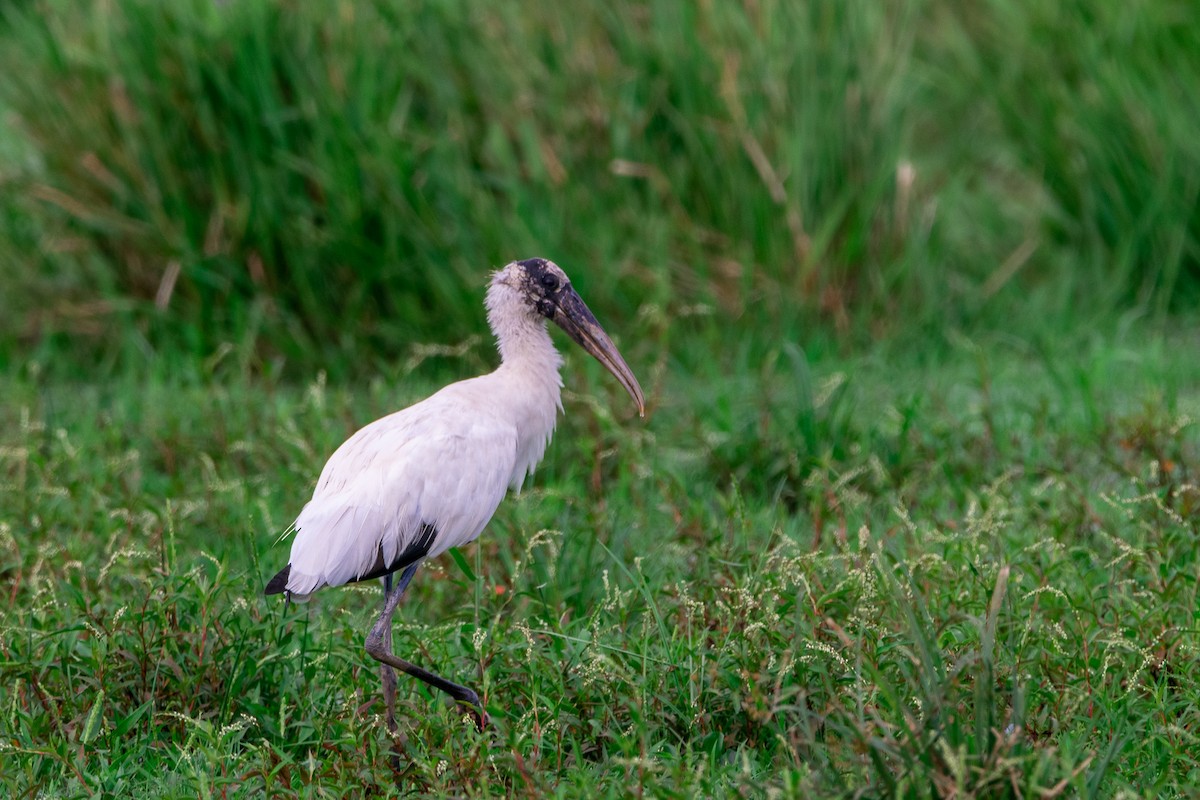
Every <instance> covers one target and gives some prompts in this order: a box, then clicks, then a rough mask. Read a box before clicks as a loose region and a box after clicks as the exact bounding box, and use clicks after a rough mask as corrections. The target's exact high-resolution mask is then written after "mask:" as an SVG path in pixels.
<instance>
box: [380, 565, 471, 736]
mask: <svg viewBox="0 0 1200 800" xmlns="http://www.w3.org/2000/svg"><path fill="white" fill-rule="evenodd" d="M416 571H417V565H416V564H413V565H412V566H410V567H409V568H408V569H406V570H404V572H403V573H401V574H400V580H399V581H398V582H397V584H396V586H395V588H394V589H392V590H391V591H390V592H388V594H387V599H386V600H385V601H384V604H383V613H381V614H380V615H379V619H377V620H375V625H374V626H373V627H372V628H371V632H370V633H368V634H367V652H368V653H370V654H371V657H372V658H374V659H375V660H376V661H379V662H380V663H382V664H383V665H384V666H385V667H394V668H395V669H398V670H400V671H401V672H404V673H406V674H408V675H411V676H413V677H414V678H416V679H417V680H419V681H423V682H425V683H427V684H429V685H430V686H432V687H433V688H435V689H440V690H441V691H443V692H445V693H446V694H448V695H450V696H451V697H453V698H454V699H455V700H457V701H458V702H459V703H465V704H467V705H470V706H473V708H472V711H473V712H474V714H475V723H476V724H477V725H478V726H479V727H480V729H481V730H482V729H483V727H484V726H486V725H487V713H486V712H485V711H484V710H483V704H482V703H480V702H479V695H477V694H475V692H474V691H473V690H472V689H468V688H467V687H466V686H460V685H459V684H457V683H454V682H453V681H448V680H446V679H445V678H443V677H441V676H440V675H434V674H433V673H432V672H429V671H428V670H424V669H421V668H420V667H418V666H417V665H416V664H410V663H409V662H407V661H405V660H404V659H402V658H397V657H396V655H395V654H394V653H392V642H391V636H392V634H391V632H392V615H393V614H394V613H396V606H398V605H400V599H401V598H402V597H403V596H404V590H405V589H407V588H408V584H409V581H411V580H412V577H413V575H414V574H416ZM392 679H393V683H392V685H391V689H390V691H391V697H390V698H389V697H387V695H388V692H389V688H388V679H387V676H386V673H385V676H384V689H383V690H384V695H385V697H384V699H385V700H386V701H387V702H388V706H389V708H394V706H395V702H396V700H395V683H394V680H395V673H392ZM393 724H394V721H393V722H390V723H389V727H390V726H391V725H393ZM393 730H394V728H393Z"/></svg>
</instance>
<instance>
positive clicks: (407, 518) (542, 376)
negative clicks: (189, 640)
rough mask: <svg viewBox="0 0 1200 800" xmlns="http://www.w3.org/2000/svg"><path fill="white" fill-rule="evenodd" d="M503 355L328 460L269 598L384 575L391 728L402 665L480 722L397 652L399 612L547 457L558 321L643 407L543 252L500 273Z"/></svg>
mask: <svg viewBox="0 0 1200 800" xmlns="http://www.w3.org/2000/svg"><path fill="white" fill-rule="evenodd" d="M484 305H485V307H486V310H487V320H488V324H489V326H490V327H491V330H492V333H493V334H494V336H495V338H496V345H497V349H498V350H499V354H500V365H499V366H498V367H497V368H496V369H495V370H494V371H492V372H490V373H487V374H485V375H480V376H478V377H474V378H469V379H466V380H462V381H458V382H456V383H452V384H450V385H448V386H445V387H444V388H442V389H441V390H439V391H437V392H435V393H434V394H432V395H430V396H429V397H427V398H426V399H424V400H421V401H420V402H417V403H415V404H413V405H411V406H408V407H407V408H405V409H403V410H400V411H397V412H395V413H393V414H389V415H388V416H385V417H381V418H380V419H377V420H375V421H374V422H372V423H370V424H368V425H366V426H365V427H363V428H362V429H361V430H359V431H358V432H357V433H355V434H354V435H353V436H351V437H350V438H349V439H347V440H346V441H345V442H344V443H343V444H342V445H341V446H340V447H338V448H337V450H336V451H335V452H334V453H333V455H332V456H330V457H329V460H328V461H327V462H326V464H325V467H324V469H322V470H321V474H320V477H319V478H318V479H317V483H316V487H315V489H314V490H313V494H312V499H310V500H309V501H308V503H306V504H305V505H304V507H303V508H302V510H301V511H300V513H299V515H298V516H297V517H296V520H295V522H294V523H292V525H291V527H290V528H289V532H293V533H294V537H293V539H292V544H291V554H290V557H289V559H288V563H287V566H285V567H284V568H283V569H282V570H280V571H279V572H278V574H276V575H275V576H274V577H273V578H271V579H270V581H269V582H268V583H267V585H266V590H265V594H267V595H274V594H284V595H285V596H286V597H287V599H288V600H289V601H291V600H296V601H303V600H306V599H308V597H309V596H311V595H312V594H313V593H314V592H317V591H319V590H321V589H324V588H326V587H334V586H342V585H344V584H348V583H355V582H360V581H367V580H374V579H382V582H383V590H384V600H383V609H382V611H381V612H380V614H379V616H378V617H377V618H376V620H375V623H374V624H373V625H372V626H371V628H370V630H369V632H368V633H367V636H366V643H365V646H366V651H367V653H368V654H369V655H370V656H371V657H372V658H373V659H375V660H376V661H378V662H380V676H381V680H382V684H383V698H384V703H385V706H386V713H387V726H388V730H389V731H390V732H391V733H392V734H393V735H394V734H395V733H396V731H397V723H396V672H395V670H400V671H401V672H404V673H406V674H408V675H410V676H412V677H414V678H417V679H418V680H420V681H423V682H424V683H426V684H428V685H429V686H431V687H433V688H435V689H438V690H440V691H442V692H445V693H446V694H448V695H450V696H451V697H452V698H454V700H455V701H456V702H457V703H458V704H459V705H460V707H463V708H465V710H467V711H469V712H470V713H471V714H472V715H473V716H474V720H475V722H476V724H477V725H478V726H479V728H480V729H481V730H482V729H483V728H485V727H486V726H487V724H488V716H487V712H486V711H485V709H484V707H483V705H482V703H481V702H480V700H479V695H478V694H476V692H475V691H474V690H472V689H470V688H468V687H466V686H463V685H460V684H458V683H454V682H453V681H450V680H448V679H446V678H443V677H441V676H439V675H436V674H434V673H432V672H430V671H428V670H426V669H423V668H422V667H419V666H417V665H416V664H413V663H410V662H408V661H405V660H404V659H401V658H399V657H397V656H396V654H395V653H394V652H393V650H392V617H393V615H394V614H395V611H396V608H397V607H398V606H399V604H400V601H401V599H402V598H403V596H404V593H405V591H406V590H407V588H408V586H409V583H410V582H411V581H412V579H413V576H414V575H415V574H416V572H417V569H418V568H419V567H420V566H421V564H423V563H425V562H426V561H428V560H429V559H431V558H435V557H437V556H439V555H441V554H442V553H444V552H446V551H447V550H449V549H450V548H452V547H460V546H462V545H465V544H467V543H469V542H472V541H474V540H475V539H476V538H477V537H478V536H479V534H480V533H481V532H482V531H483V529H484V527H485V526H486V525H487V523H488V521H489V520H490V519H491V518H492V515H493V514H494V513H495V511H496V509H497V508H498V507H499V505H500V502H501V501H502V500H503V499H504V497H505V495H506V494H507V492H508V491H509V490H513V491H519V490H520V488H521V486H522V485H523V484H524V482H525V480H526V478H527V477H528V476H529V475H530V474H531V473H532V472H533V470H534V467H536V466H537V464H538V462H540V461H541V459H542V456H543V455H545V452H546V448H547V446H548V445H549V443H550V439H551V436H552V435H553V433H554V427H555V423H556V421H557V417H558V413H559V412H560V411H561V410H562V398H561V391H562V378H561V375H560V368H561V367H562V363H563V360H562V356H561V355H560V354H559V353H558V351H557V350H556V349H555V347H554V343H553V341H552V340H551V338H550V334H549V331H548V330H547V322H548V321H553V322H554V323H555V324H556V325H557V326H558V327H559V328H561V329H562V330H563V331H565V332H566V333H567V335H568V336H569V337H570V338H571V339H573V340H574V341H575V342H577V343H578V344H579V345H581V346H582V347H583V348H584V349H585V350H586V351H587V352H588V353H590V354H591V355H592V356H594V357H595V358H596V359H597V360H598V361H599V362H600V363H601V364H603V365H604V367H605V368H607V369H608V371H609V372H611V373H612V374H613V376H614V377H615V378H616V379H617V381H618V382H619V383H620V384H621V386H623V387H624V388H625V390H626V391H627V392H628V393H629V395H630V397H631V398H633V400H634V402H635V403H636V404H637V410H638V414H639V416H642V417H644V416H645V413H646V401H645V396H644V395H643V393H642V388H641V386H640V385H639V384H638V381H637V378H636V377H634V374H633V371H632V370H630V368H629V366H628V364H626V363H625V359H624V358H623V357H622V356H621V353H620V352H619V351H618V350H617V347H616V345H615V344H613V341H612V339H611V338H609V336H608V334H607V333H605V331H604V329H603V328H602V327H601V326H600V323H599V322H597V321H596V317H595V316H594V315H593V314H592V312H591V310H589V309H588V307H587V304H586V303H584V301H583V300H582V298H580V296H579V294H578V293H577V292H576V291H575V289H574V287H573V286H572V285H571V281H570V280H569V279H568V278H567V275H566V273H564V272H563V270H562V269H561V268H560V267H559V266H558V265H557V264H555V263H554V262H552V261H549V260H547V259H544V258H529V259H524V260H520V261H513V262H511V263H509V264H508V265H506V266H504V267H503V268H501V269H499V270H497V271H495V272H493V273H492V275H491V280H490V283H489V285H488V288H487V293H486V298H485V303H484Z"/></svg>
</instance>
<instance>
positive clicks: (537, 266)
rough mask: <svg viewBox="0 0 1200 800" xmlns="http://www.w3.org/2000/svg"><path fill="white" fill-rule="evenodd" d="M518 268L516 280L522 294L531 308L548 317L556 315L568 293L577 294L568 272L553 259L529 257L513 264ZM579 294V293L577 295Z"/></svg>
mask: <svg viewBox="0 0 1200 800" xmlns="http://www.w3.org/2000/svg"><path fill="white" fill-rule="evenodd" d="M512 266H513V267H515V268H516V270H515V271H516V272H517V275H516V276H515V277H516V281H517V283H518V285H519V287H520V290H521V294H523V295H524V296H525V300H526V302H527V303H528V304H529V306H530V308H532V309H533V310H534V311H536V312H537V313H538V314H540V315H541V316H543V317H545V318H546V319H554V315H555V313H556V311H557V310H558V308H559V305H560V304H561V303H562V302H563V299H564V297H565V296H566V295H568V294H575V290H574V289H573V288H571V281H570V279H569V278H567V273H565V272H563V271H562V270H561V269H560V268H559V266H558V265H557V264H555V263H554V262H553V261H547V260H546V259H544V258H527V259H525V260H524V261H516V262H514V263H513V264H512ZM576 296H578V295H576Z"/></svg>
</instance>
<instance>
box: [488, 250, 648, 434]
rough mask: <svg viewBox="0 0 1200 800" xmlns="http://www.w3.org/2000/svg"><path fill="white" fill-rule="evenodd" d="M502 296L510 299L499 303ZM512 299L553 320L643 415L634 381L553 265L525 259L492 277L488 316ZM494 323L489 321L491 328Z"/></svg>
mask: <svg viewBox="0 0 1200 800" xmlns="http://www.w3.org/2000/svg"><path fill="white" fill-rule="evenodd" d="M502 296H504V297H507V298H510V299H507V300H502V299H501V297H502ZM516 298H519V302H520V304H521V305H523V306H524V308H525V311H526V313H528V314H530V315H531V316H534V317H536V318H544V319H549V320H553V321H554V324H556V325H558V327H560V328H562V329H563V330H564V331H566V332H567V335H568V336H570V337H571V338H572V339H574V340H575V341H576V342H577V343H578V344H579V345H580V346H581V347H582V348H583V349H584V350H587V351H588V352H589V353H591V354H592V355H593V356H595V358H596V360H597V361H599V362H600V363H601V364H603V365H604V366H605V367H606V368H607V369H608V371H609V372H611V373H612V374H613V375H614V376H616V378H617V380H618V381H620V382H621V385H622V386H624V387H625V390H626V391H627V392H629V395H630V396H631V397H632V398H633V399H634V401H635V402H636V403H637V405H638V413H639V414H645V398H644V396H643V395H642V387H641V386H640V385H638V382H637V378H635V377H634V376H633V372H632V370H630V369H629V365H628V364H626V363H625V359H624V358H622V357H621V353H620V352H619V351H618V350H617V346H616V345H615V344H613V341H612V339H610V338H609V336H608V334H607V333H605V332H604V328H602V327H601V326H600V323H599V322H597V321H596V317H595V316H593V314H592V312H591V310H590V309H589V308H588V307H587V304H586V303H584V302H583V298H581V297H580V296H579V294H578V293H577V292H576V291H575V289H574V287H572V286H571V281H570V279H569V278H568V277H567V274H566V273H565V272H563V271H562V269H561V268H559V266H558V265H557V264H555V263H554V262H553V261H548V260H546V259H544V258H527V259H525V260H524V261H514V262H512V263H511V264H509V265H508V266H506V267H504V268H503V269H501V270H500V271H498V272H497V273H495V275H493V277H492V289H491V290H490V291H489V292H488V308H489V313H495V312H497V311H498V310H499V306H501V305H504V304H511V303H513V300H514V299H516ZM496 322H497V320H496V319H495V318H492V323H493V328H495V327H496Z"/></svg>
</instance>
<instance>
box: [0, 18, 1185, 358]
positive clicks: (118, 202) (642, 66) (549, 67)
mask: <svg viewBox="0 0 1200 800" xmlns="http://www.w3.org/2000/svg"><path fill="white" fill-rule="evenodd" d="M1197 16H1198V12H1197V11H1196V10H1195V8H1194V6H1193V4H1188V3H1184V2H1166V1H1164V2H1158V3H1142V4H1139V5H1137V6H1136V8H1135V7H1128V8H1126V7H1121V8H1116V7H1113V8H1111V9H1109V8H1107V7H1105V9H1099V10H1097V9H1093V8H1092V7H1091V6H1090V5H1083V4H1067V5H1065V6H1061V5H1060V6H1055V7H1054V8H1053V9H1051V8H1043V7H1042V6H1039V5H1038V4H1035V3H1026V2H1023V0H993V1H992V2H985V3H977V4H972V5H970V6H962V5H961V4H957V3H946V2H941V1H940V0H910V1H903V0H896V2H887V3H869V2H851V3H833V2H805V3H787V2H764V3H755V4H738V3H712V4H699V5H693V4H689V3H680V2H676V1H675V0H645V1H644V2H623V3H616V4H613V3H599V2H595V3H592V2H585V3H581V4H572V5H571V6H570V8H565V7H563V8H560V7H547V8H542V9H539V10H538V12H537V13H533V12H532V11H530V10H529V9H521V8H518V7H516V6H503V7H491V8H487V9H482V8H479V7H477V6H475V5H472V4H468V3H463V2H419V3H396V2H391V1H390V0H372V1H371V2H366V3H349V2H344V0H322V1H321V2H316V3H304V4H286V3H282V2H275V1H274V0H248V1H247V2H236V3H213V2H209V1H208V0H186V1H185V2H181V3H168V4H162V3H152V2H147V1H146V0H135V2H131V3H121V4H112V3H108V2H101V0H91V1H90V2H85V3H67V2H62V1H61V0H43V2H41V3H36V4H31V5H30V4H27V5H25V6H17V7H8V8H7V9H6V12H5V14H4V17H3V22H2V23H0V37H2V39H3V42H4V46H3V48H0V53H2V55H0V59H3V61H4V66H5V69H4V70H3V78H0V104H2V105H0V108H3V109H4V110H5V111H6V113H5V116H4V121H3V122H2V123H0V124H2V125H3V126H4V127H6V128H9V129H10V140H9V141H10V144H9V145H7V146H6V147H4V148H2V149H0V182H2V184H3V186H4V189H5V191H4V194H3V198H4V199H3V202H2V203H0V225H3V232H4V236H3V237H0V269H2V270H3V279H4V281H5V283H6V286H8V287H11V291H10V292H6V294H5V298H4V300H3V301H0V302H3V303H4V310H5V315H4V317H5V323H4V328H3V331H2V335H3V338H4V339H5V340H6V341H8V342H9V343H10V345H11V344H12V342H13V341H14V340H16V341H23V342H26V343H28V342H31V341H32V342H36V341H46V338H45V337H46V336H47V335H48V334H54V333H56V332H61V331H67V332H71V331H75V332H83V333H89V334H95V333H109V334H112V335H113V336H114V339H115V340H119V341H128V340H126V339H124V338H123V337H121V336H120V335H118V334H119V332H120V331H123V330H127V329H128V326H129V324H131V323H132V324H133V325H134V327H135V328H136V329H137V330H139V331H140V332H141V333H140V334H139V336H143V337H145V341H146V342H147V343H148V344H150V345H151V346H173V345H182V346H183V347H184V348H185V350H187V351H195V352H202V353H205V354H211V353H213V352H216V351H218V350H219V349H220V348H221V346H222V343H225V342H230V343H233V344H235V345H236V346H238V347H239V348H242V349H243V350H245V351H246V352H248V353H250V354H251V355H252V357H253V358H254V359H257V360H258V361H259V363H263V362H272V361H277V360H284V361H287V362H289V363H291V364H293V365H297V364H298V365H301V366H303V367H304V368H305V369H307V368H308V367H310V366H312V365H313V364H314V363H320V364H324V365H333V366H334V368H335V369H344V368H347V367H346V366H345V365H348V364H360V363H361V364H368V365H369V364H370V363H371V359H372V358H374V357H379V356H382V357H383V358H385V359H387V358H391V357H392V356H393V355H394V353H393V350H394V348H395V347H396V343H397V342H401V341H413V340H418V341H422V340H428V339H436V340H438V341H441V342H457V341H463V340H466V339H467V338H468V337H469V336H470V335H471V334H472V333H480V332H482V321H481V317H480V314H479V313H478V311H477V307H476V302H477V296H478V286H479V284H480V283H481V281H482V279H483V275H484V273H485V271H486V270H487V269H488V268H489V267H492V266H495V265H498V264H501V263H503V262H505V261H506V260H508V259H510V258H512V257H516V256H520V255H528V254H530V253H542V254H545V255H549V256H551V257H554V258H557V259H559V260H561V261H562V262H564V264H565V265H566V266H567V267H568V268H569V269H571V271H572V273H573V274H574V275H575V277H576V280H577V282H578V283H579V284H580V285H581V286H583V287H584V288H585V290H586V294H587V296H588V297H589V298H590V299H591V300H592V301H593V303H594V304H595V305H597V306H598V307H599V308H600V310H601V311H602V312H603V311H605V310H607V309H617V310H619V311H620V313H621V315H622V316H624V317H630V316H632V314H633V312H634V311H636V310H638V309H648V308H650V307H652V306H657V307H659V308H665V309H667V310H670V311H678V310H680V309H684V308H693V307H695V305H696V304H698V303H699V304H703V305H705V306H707V307H709V308H710V309H711V310H712V311H713V312H715V313H714V314H712V315H710V316H708V317H706V319H707V320H708V323H707V324H706V325H703V326H701V327H704V328H706V329H707V330H709V331H710V332H714V333H717V334H720V333H721V332H722V331H723V330H725V329H727V327H728V326H729V325H731V324H737V321H738V320H742V319H744V318H746V317H747V316H748V315H749V316H753V318H754V319H755V320H756V322H757V323H759V324H757V325H754V326H751V327H756V328H758V329H760V330H762V331H763V333H764V338H765V339H766V340H769V339H771V338H778V337H779V335H780V334H781V333H784V332H786V331H788V330H790V329H792V327H793V325H794V323H795V322H796V320H798V319H803V320H805V321H806V327H811V325H812V323H813V322H814V321H818V322H819V321H823V322H824V323H826V324H827V326H828V328H829V329H830V330H832V331H833V332H835V333H838V334H846V333H853V332H860V333H865V334H868V335H880V334H885V333H887V332H889V331H892V330H895V329H896V328H897V327H904V326H906V325H908V324H909V323H911V322H912V321H914V320H915V321H918V322H926V323H932V324H934V325H942V324H945V323H946V322H950V323H952V324H971V320H972V319H974V318H977V317H978V316H979V314H980V312H986V313H985V317H986V316H987V314H988V313H990V319H991V320H992V321H993V322H997V321H998V322H999V323H1001V324H1006V323H1007V322H1008V321H1009V319H1010V317H1011V309H1012V308H1013V307H1014V306H1015V305H1017V304H1024V303H1027V302H1028V292H1029V291H1031V290H1036V291H1039V292H1042V293H1045V294H1047V295H1048V296H1049V297H1050V302H1051V305H1050V306H1049V308H1051V309H1061V310H1064V311H1068V312H1069V311H1070V310H1071V309H1073V308H1087V307H1099V308H1103V309H1108V310H1111V309H1112V308H1114V307H1119V306H1124V307H1128V306H1130V305H1131V304H1132V305H1135V306H1138V307H1142V308H1165V307H1168V306H1170V305H1171V304H1172V303H1175V304H1176V305H1179V304H1181V303H1182V302H1184V301H1185V300H1186V298H1187V297H1189V296H1191V293H1192V292H1194V290H1195V287H1196V284H1197V268H1196V263H1197V255H1196V254H1197V249H1198V247H1197V241H1198V234H1197V225H1198V223H1197V211H1196V208H1197V203H1196V197H1197V191H1198V188H1197V187H1198V186H1200V155H1198V153H1197V145H1196V144H1195V137H1194V136H1193V135H1192V132H1193V131H1194V130H1196V129H1197V127H1198V125H1197V123H1198V122H1200V120H1197V114H1200V112H1197V111H1196V104H1195V103H1191V102H1188V100H1189V95H1188V87H1190V86H1192V85H1194V84H1195V83H1196V81H1197V80H1198V79H1200V65H1198V64H1197V57H1196V56H1195V53H1196V52H1198V51H1200V48H1197V47H1196V46H1195V45H1196V41H1195V40H1196V36H1197V34H1196V33H1195V31H1196V30H1200V24H1193V23H1197V22H1198V20H1197ZM114 346H115V345H114ZM109 349H111V347H110V348H109Z"/></svg>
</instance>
